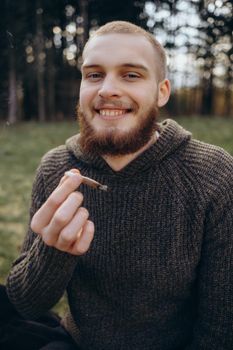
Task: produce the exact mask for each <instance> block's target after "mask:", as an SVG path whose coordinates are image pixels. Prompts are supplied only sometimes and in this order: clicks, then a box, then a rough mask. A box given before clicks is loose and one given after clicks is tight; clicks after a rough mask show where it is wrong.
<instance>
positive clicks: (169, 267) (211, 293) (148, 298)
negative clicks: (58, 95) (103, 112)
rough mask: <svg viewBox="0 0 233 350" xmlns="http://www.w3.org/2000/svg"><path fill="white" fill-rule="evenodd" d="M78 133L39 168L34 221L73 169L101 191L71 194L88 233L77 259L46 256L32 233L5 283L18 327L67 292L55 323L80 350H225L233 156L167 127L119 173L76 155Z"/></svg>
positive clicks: (232, 310)
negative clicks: (78, 197)
mask: <svg viewBox="0 0 233 350" xmlns="http://www.w3.org/2000/svg"><path fill="white" fill-rule="evenodd" d="M78 137H79V136H78V135H76V136H73V137H72V138H70V139H69V140H67V142H66V145H63V146H60V147H58V148H56V149H54V150H52V151H50V152H48V153H47V154H46V155H45V156H44V157H43V159H42V162H41V164H40V166H39V168H38V170H37V174H36V178H35V182H34V185H33V191H32V205H31V216H32V215H33V214H34V213H35V212H36V210H38V208H39V207H40V206H41V205H42V203H43V202H44V201H45V200H46V198H47V197H48V196H49V195H50V193H51V191H52V190H53V189H54V188H55V187H56V186H57V185H58V183H59V180H60V178H61V177H62V176H63V174H64V172H65V171H67V170H69V169H71V168H78V169H79V170H80V171H81V173H82V174H83V175H85V176H89V177H91V178H94V179H95V180H97V181H99V182H101V183H103V184H105V185H107V186H108V188H109V191H108V192H103V191H100V190H95V189H92V188H89V187H87V186H86V185H81V186H80V189H79V190H80V191H81V192H82V193H83V195H84V203H83V205H84V206H85V207H86V208H87V209H88V210H89V212H90V219H91V220H92V221H93V222H94V223H95V238H94V241H93V243H92V245H91V248H90V249H89V251H88V252H87V253H86V254H85V255H83V256H79V257H76V256H72V255H70V254H67V253H64V252H61V251H59V250H57V249H55V248H51V247H48V246H46V245H45V244H44V243H43V242H42V241H41V239H40V237H39V236H37V235H36V234H35V233H33V232H32V231H31V230H30V228H29V231H28V234H27V236H26V238H25V241H24V244H23V248H22V253H21V255H20V257H19V258H18V259H17V260H16V261H15V262H14V264H13V267H12V269H11V271H10V273H9V276H8V281H7V290H8V295H9V297H10V299H11V301H12V302H13V304H14V305H15V307H16V308H17V309H18V311H19V312H20V313H21V314H22V315H23V316H25V317H30V318H36V317H38V316H39V315H40V314H41V313H43V312H44V311H45V310H48V309H49V308H51V307H52V306H53V305H54V304H55V303H56V302H57V301H58V300H59V299H60V297H61V296H62V295H63V293H64V291H65V290H66V291H67V294H68V300H69V306H70V313H69V314H68V315H67V317H65V319H64V320H63V324H64V326H65V327H66V329H67V330H68V332H70V334H71V335H72V337H73V338H74V339H75V340H76V342H77V344H79V345H80V346H81V348H82V349H84V350H95V349H96V350H104V349H105V350H131V349H132V350H156V349H158V350H184V349H185V350H202V349H203V350H204V349H205V350H227V349H229V350H230V349H232V348H233V278H232V277H233V253H232V243H233V232H232V231H233V205H232V204H233V190H232V189H233V158H232V157H231V156H230V155H229V154H228V153H226V152H225V151H224V150H222V149H221V148H219V147H216V146H213V145H209V144H205V143H202V142H199V141H197V140H194V139H193V138H192V137H191V134H190V133H189V132H187V131H186V130H184V129H183V128H182V127H181V126H179V125H178V124H177V123H176V122H175V121H173V120H166V121H164V122H163V123H161V124H160V137H159V139H158V141H157V142H156V143H155V144H154V145H152V146H151V147H150V148H149V149H147V150H146V151H145V152H144V153H142V154H141V155H140V156H139V157H138V158H137V159H135V160H133V161H132V162H131V163H130V164H128V165H127V166H126V167H125V168H124V169H122V170H121V171H118V172H116V171H114V170H112V169H111V168H110V167H109V166H108V164H107V163H106V162H105V161H104V159H103V158H102V157H100V156H94V155H92V156H90V155H85V154H83V153H82V152H81V150H80V148H79V143H78Z"/></svg>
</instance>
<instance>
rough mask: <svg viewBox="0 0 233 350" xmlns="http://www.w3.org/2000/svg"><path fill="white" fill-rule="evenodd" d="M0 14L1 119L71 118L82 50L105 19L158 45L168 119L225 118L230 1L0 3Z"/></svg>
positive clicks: (228, 110)
mask: <svg viewBox="0 0 233 350" xmlns="http://www.w3.org/2000/svg"><path fill="white" fill-rule="evenodd" d="M0 13H1V21H0V50H1V56H0V68H1V69H0V120H2V121H7V122H8V123H10V124H11V123H15V122H18V121H28V120H38V121H41V122H43V121H51V120H64V119H65V120H67V119H68V118H73V117H74V114H75V105H76V103H77V97H78V91H79V84H80V78H81V75H80V65H81V52H82V48H83V45H84V43H85V41H86V40H87V38H88V37H89V35H90V34H91V32H92V31H93V30H95V29H97V28H98V27H99V26H100V25H102V24H104V23H106V22H108V21H111V20H128V21H131V22H133V23H135V24H139V25H140V26H142V27H144V28H145V29H147V30H149V31H150V32H151V33H153V34H155V36H156V37H157V39H158V40H159V41H160V42H161V43H162V44H163V45H164V46H165V48H166V51H167V55H168V62H169V78H170V80H171V82H172V96H171V99H170V102H169V104H168V105H167V108H166V110H165V112H166V113H167V114H168V115H170V116H177V115H186V116H189V115H202V116H214V115H218V116H227V117H232V116H233V35H232V30H233V3H232V0H178V1H175V0H165V1H157V0H155V1H141V0H137V1H135V0H134V1H132V0H117V1H111V0H99V1H94V0H53V1H47V0H34V1H29V0H21V1H18V0H2V1H1V2H0ZM116 50H117V48H116Z"/></svg>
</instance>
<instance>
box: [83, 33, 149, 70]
mask: <svg viewBox="0 0 233 350" xmlns="http://www.w3.org/2000/svg"><path fill="white" fill-rule="evenodd" d="M126 62H127V63H128V62H132V63H134V64H141V65H144V66H146V68H147V69H148V70H150V69H152V70H154V71H155V69H156V52H155V49H154V48H153V46H152V44H151V43H150V42H149V41H148V40H147V39H146V38H145V37H144V36H142V35H138V34H117V33H114V34H104V35H100V36H96V37H95V36H94V37H93V38H91V39H90V41H89V42H88V44H87V46H86V48H85V50H84V52H83V65H100V66H120V65H124V64H125V63H126Z"/></svg>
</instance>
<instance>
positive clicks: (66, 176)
mask: <svg viewBox="0 0 233 350" xmlns="http://www.w3.org/2000/svg"><path fill="white" fill-rule="evenodd" d="M67 173H74V174H80V171H79V170H78V169H75V168H73V169H71V170H69V171H68V172H66V173H65V175H64V176H63V177H62V178H61V180H60V182H59V185H58V186H60V185H62V184H63V182H64V181H65V180H66V179H67V178H68V177H69V175H67Z"/></svg>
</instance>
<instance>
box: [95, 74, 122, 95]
mask: <svg viewBox="0 0 233 350" xmlns="http://www.w3.org/2000/svg"><path fill="white" fill-rule="evenodd" d="M98 95H99V96H100V97H102V98H109V97H119V96H121V91H120V86H119V82H117V79H115V78H114V77H108V76H106V77H105V78H104V80H103V81H102V84H101V86H100V88H99V91H98Z"/></svg>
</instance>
